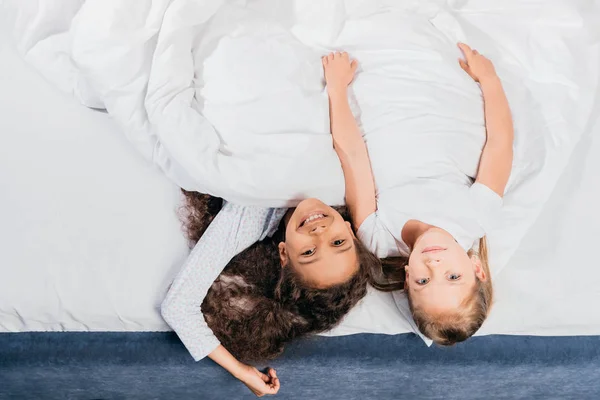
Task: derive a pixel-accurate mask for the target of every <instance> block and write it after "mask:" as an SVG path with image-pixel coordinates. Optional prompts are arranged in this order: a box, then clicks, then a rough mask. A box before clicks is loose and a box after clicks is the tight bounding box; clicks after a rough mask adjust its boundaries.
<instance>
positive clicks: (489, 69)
mask: <svg viewBox="0 0 600 400" xmlns="http://www.w3.org/2000/svg"><path fill="white" fill-rule="evenodd" d="M458 47H459V48H460V49H461V50H462V52H463V54H464V55H465V59H466V61H463V60H460V59H459V60H458V63H459V64H460V66H461V67H462V69H464V70H465V72H466V73H467V74H469V76H470V77H471V78H473V80H474V81H475V82H479V83H481V82H482V81H486V80H489V79H490V78H497V77H498V75H496V70H495V69H494V64H492V62H491V61H490V60H488V59H487V58H485V57H484V56H482V55H481V54H479V52H478V51H477V50H472V49H471V48H470V47H469V46H467V45H466V44H464V43H459V44H458Z"/></svg>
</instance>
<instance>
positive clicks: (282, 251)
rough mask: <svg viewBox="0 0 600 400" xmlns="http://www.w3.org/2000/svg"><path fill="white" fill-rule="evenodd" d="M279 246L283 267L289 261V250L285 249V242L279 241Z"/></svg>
mask: <svg viewBox="0 0 600 400" xmlns="http://www.w3.org/2000/svg"><path fill="white" fill-rule="evenodd" d="M277 248H278V249H279V261H280V262H281V267H285V266H287V264H288V262H289V258H288V255H287V251H286V250H285V243H284V242H279V245H278V246H277Z"/></svg>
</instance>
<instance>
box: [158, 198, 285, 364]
mask: <svg viewBox="0 0 600 400" xmlns="http://www.w3.org/2000/svg"><path fill="white" fill-rule="evenodd" d="M286 211H287V209H286V208H263V207H243V206H237V205H235V204H231V203H226V202H225V203H224V204H223V208H222V209H221V211H219V213H218V214H217V216H216V217H215V219H214V220H213V221H212V223H211V224H210V225H209V226H208V228H207V229H206V232H204V235H202V238H200V241H199V242H198V243H197V244H196V246H195V247H194V249H193V250H192V252H191V253H190V255H189V257H188V258H187V260H186V261H185V263H184V264H183V267H182V268H181V271H180V272H179V274H178V275H177V277H176V278H175V280H174V281H173V284H172V285H171V288H170V289H169V293H167V297H166V298H165V300H164V301H163V303H162V306H161V312H162V316H163V318H164V319H165V321H166V322H167V323H168V324H169V325H170V326H171V328H173V330H174V331H175V332H176V333H177V335H178V336H179V338H180V339H181V341H182V342H183V344H184V345H185V347H186V348H187V349H188V351H189V352H190V354H191V355H192V357H194V360H196V361H199V360H201V359H202V358H204V357H206V356H207V355H208V354H210V353H212V351H213V350H215V349H216V348H217V347H218V346H219V344H220V342H219V340H218V339H217V338H216V336H215V335H214V334H213V332H212V330H211V329H210V328H209V327H208V325H207V324H206V320H205V319H204V315H202V312H201V311H200V306H201V305H202V302H203V301H204V298H205V297H206V294H207V293H208V290H209V289H210V287H211V286H212V284H213V282H214V281H215V279H217V277H218V276H219V275H220V274H221V272H222V271H223V269H224V268H225V266H226V265H227V264H228V263H229V261H231V259H232V258H233V257H234V256H235V255H237V254H238V253H240V252H242V251H243V250H245V249H246V248H248V247H250V246H251V245H252V244H254V243H255V242H257V241H259V240H262V239H264V238H265V237H267V236H270V235H272V234H273V233H275V231H276V230H277V227H278V225H279V222H280V221H281V218H282V217H283V215H284V214H285V212H286Z"/></svg>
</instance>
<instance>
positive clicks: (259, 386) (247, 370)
mask: <svg viewBox="0 0 600 400" xmlns="http://www.w3.org/2000/svg"><path fill="white" fill-rule="evenodd" d="M237 377H238V379H239V380H240V381H242V382H243V383H244V385H246V386H247V387H248V389H250V390H251V391H252V393H254V394H255V395H256V396H257V397H262V396H264V395H266V394H271V395H273V394H277V392H278V391H279V388H280V386H281V385H280V384H279V378H277V372H275V370H274V369H273V368H269V370H268V371H267V374H263V373H262V372H260V371H259V370H257V369H256V368H254V367H252V366H250V365H244V366H243V371H242V372H240V373H239V374H238V375H237Z"/></svg>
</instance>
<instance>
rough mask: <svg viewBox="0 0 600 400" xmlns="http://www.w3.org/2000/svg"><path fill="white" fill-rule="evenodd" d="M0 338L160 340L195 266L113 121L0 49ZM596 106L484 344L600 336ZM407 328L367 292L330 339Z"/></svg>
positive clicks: (167, 188)
mask: <svg viewBox="0 0 600 400" xmlns="http://www.w3.org/2000/svg"><path fill="white" fill-rule="evenodd" d="M0 60H2V62H1V63H0V87H2V91H0V132H2V139H3V145H2V146H1V147H0V187H1V188H2V192H1V193H2V195H1V196H0V221H2V224H1V225H0V248H1V249H0V250H1V251H0V274H1V275H0V276H2V279H1V280H0V331H3V332H22V331H161V330H167V329H168V327H167V325H166V324H165V323H164V322H163V321H162V319H161V317H160V314H159V312H158V305H159V304H160V302H161V300H162V298H163V297H164V295H165V293H166V289H167V287H168V285H169V283H170V281H171V280H172V278H173V277H174V275H175V274H176V272H177V270H178V268H179V266H180V265H181V264H182V260H183V259H184V258H185V257H186V255H187V252H188V249H187V243H186V241H185V239H184V237H183V235H182V232H181V228H180V223H179V221H178V218H177V209H178V207H179V202H180V196H179V192H178V188H177V187H175V186H174V185H173V184H171V183H170V182H169V181H168V180H167V179H166V178H165V177H164V176H163V175H162V174H161V173H160V171H158V170H157V169H156V168H154V167H152V166H151V165H149V164H148V163H147V162H146V161H145V160H144V159H142V158H141V157H140V156H139V155H138V153H136V152H135V151H134V150H133V149H132V147H131V146H130V144H129V143H128V142H127V141H126V140H125V138H124V137H123V135H122V134H121V133H120V132H119V131H118V129H117V128H116V126H115V124H114V123H113V122H112V121H111V120H110V118H109V117H108V116H107V115H106V114H104V113H101V112H98V111H92V110H89V109H86V108H84V107H82V106H80V105H78V104H77V103H76V102H75V100H73V99H72V98H70V97H69V96H67V95H64V94H62V93H60V92H58V91H57V90H55V89H54V88H53V87H52V86H51V85H49V84H47V83H46V82H45V81H44V80H43V79H42V78H41V77H40V76H38V75H37V73H36V72H35V71H34V70H33V69H31V68H30V67H29V66H27V65H26V64H24V63H23V62H22V61H21V60H20V59H19V58H18V57H17V56H16V55H15V52H14V51H13V50H12V49H11V48H10V47H9V46H8V45H7V41H6V40H5V37H2V38H0ZM599 113H600V107H599V106H598V102H596V108H595V111H594V113H593V115H592V116H593V118H592V119H591V120H590V121H589V123H588V125H587V127H586V129H585V133H584V135H583V136H582V139H581V141H580V143H579V145H578V147H577V149H576V150H575V151H574V153H573V156H572V157H571V161H570V163H569V166H568V168H567V169H566V170H565V172H564V174H563V175H562V176H561V178H560V180H559V183H558V185H557V186H556V188H555V190H554V192H553V194H552V196H551V197H550V199H549V201H548V202H547V203H546V204H545V205H544V209H543V211H542V213H541V214H540V216H539V217H538V219H537V222H536V223H535V225H534V226H533V228H532V229H530V230H529V232H528V234H527V236H526V238H525V239H524V240H523V242H522V244H521V245H520V247H519V248H518V250H517V251H516V252H515V253H514V255H513V256H512V258H511V260H510V261H509V263H508V265H507V266H506V267H505V268H504V269H503V270H502V271H501V272H500V273H499V274H498V275H497V276H496V277H495V288H496V293H497V298H496V303H495V306H494V308H493V311H492V315H491V316H490V318H489V319H488V321H487V322H486V323H485V324H484V326H483V328H482V329H481V331H480V332H479V334H492V333H496V334H523V335H525V334H530V335H597V334H600V315H598V314H597V313H590V312H589V311H588V308H589V306H590V305H593V304H597V303H598V301H599V300H600V291H599V289H598V288H599V287H600V285H599V284H600V269H598V268H597V266H596V261H595V256H594V252H593V249H594V247H595V245H596V241H597V239H598V238H600V212H599V211H598V208H597V204H599V203H600V192H599V191H598V186H597V178H596V176H595V175H596V173H597V171H598V170H599V168H600V125H599V124H598V115H599ZM408 331H410V325H409V324H408V321H406V320H405V319H404V318H403V317H402V315H401V314H400V313H399V311H398V309H397V308H396V306H395V303H394V301H393V299H392V297H391V296H390V295H389V294H384V293H378V292H371V293H370V294H369V296H368V297H367V298H366V299H365V300H364V301H363V302H362V303H361V304H360V305H359V306H358V307H356V308H355V309H354V310H353V311H352V312H351V313H350V314H349V315H348V317H347V318H346V319H345V321H344V322H343V324H342V325H341V326H339V327H338V328H336V329H335V330H334V331H332V332H331V334H332V335H346V334H353V333H358V332H371V333H386V334H396V333H402V332H408Z"/></svg>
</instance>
